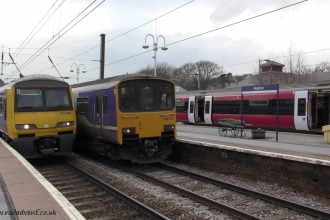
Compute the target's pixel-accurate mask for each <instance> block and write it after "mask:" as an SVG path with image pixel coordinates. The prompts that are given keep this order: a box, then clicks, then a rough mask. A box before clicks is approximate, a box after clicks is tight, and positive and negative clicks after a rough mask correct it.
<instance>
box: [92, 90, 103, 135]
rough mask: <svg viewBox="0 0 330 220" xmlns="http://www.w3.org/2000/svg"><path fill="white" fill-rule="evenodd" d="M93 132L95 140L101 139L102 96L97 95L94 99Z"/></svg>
mask: <svg viewBox="0 0 330 220" xmlns="http://www.w3.org/2000/svg"><path fill="white" fill-rule="evenodd" d="M94 112H95V117H94V118H95V122H94V125H95V132H96V137H97V138H103V96H101V95H97V96H96V99H95V111H94Z"/></svg>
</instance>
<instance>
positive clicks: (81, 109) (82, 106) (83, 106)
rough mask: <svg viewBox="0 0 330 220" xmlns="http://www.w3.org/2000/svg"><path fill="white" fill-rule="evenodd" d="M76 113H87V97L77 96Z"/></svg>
mask: <svg viewBox="0 0 330 220" xmlns="http://www.w3.org/2000/svg"><path fill="white" fill-rule="evenodd" d="M77 114H78V115H87V114H88V97H78V98H77Z"/></svg>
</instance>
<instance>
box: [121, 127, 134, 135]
mask: <svg viewBox="0 0 330 220" xmlns="http://www.w3.org/2000/svg"><path fill="white" fill-rule="evenodd" d="M123 134H125V135H129V134H135V128H123Z"/></svg>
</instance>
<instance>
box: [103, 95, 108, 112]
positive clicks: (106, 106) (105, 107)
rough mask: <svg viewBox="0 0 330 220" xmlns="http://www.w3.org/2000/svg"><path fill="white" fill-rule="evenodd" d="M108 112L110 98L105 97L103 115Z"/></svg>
mask: <svg viewBox="0 0 330 220" xmlns="http://www.w3.org/2000/svg"><path fill="white" fill-rule="evenodd" d="M107 112H108V96H107V95H104V96H103V114H105V113H107Z"/></svg>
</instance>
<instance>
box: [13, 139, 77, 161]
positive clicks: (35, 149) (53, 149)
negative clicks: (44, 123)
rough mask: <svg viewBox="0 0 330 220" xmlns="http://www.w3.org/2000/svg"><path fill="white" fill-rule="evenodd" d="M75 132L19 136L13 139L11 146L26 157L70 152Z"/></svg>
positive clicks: (58, 154)
mask: <svg viewBox="0 0 330 220" xmlns="http://www.w3.org/2000/svg"><path fill="white" fill-rule="evenodd" d="M74 139H75V134H73V133H68V134H58V135H53V136H37V137H19V138H14V139H13V143H12V145H13V147H14V148H15V149H16V150H17V151H18V152H19V153H21V154H22V155H23V156H24V157H26V158H38V157H45V156H50V155H52V156H60V155H64V154H68V153H70V152H72V146H73V141H74Z"/></svg>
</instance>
